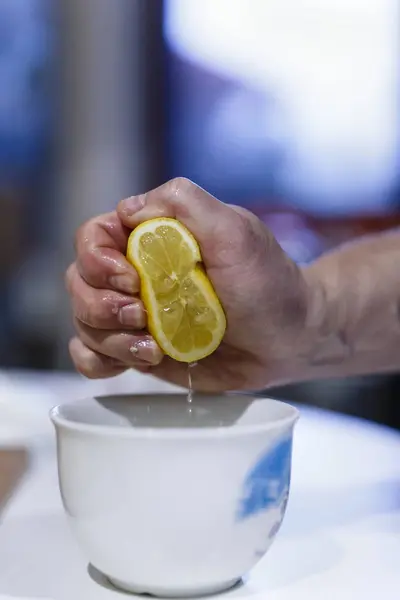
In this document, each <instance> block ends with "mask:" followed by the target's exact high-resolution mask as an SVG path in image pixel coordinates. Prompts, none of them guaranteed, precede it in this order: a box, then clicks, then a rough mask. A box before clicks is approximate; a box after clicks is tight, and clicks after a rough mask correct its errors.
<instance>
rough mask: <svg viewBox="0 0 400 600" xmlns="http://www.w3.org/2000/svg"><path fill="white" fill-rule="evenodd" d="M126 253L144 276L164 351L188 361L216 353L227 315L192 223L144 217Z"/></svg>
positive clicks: (151, 319) (152, 327) (153, 327)
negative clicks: (191, 230) (189, 228)
mask: <svg viewBox="0 0 400 600" xmlns="http://www.w3.org/2000/svg"><path fill="white" fill-rule="evenodd" d="M127 259H128V261H129V262H130V263H131V264H132V265H133V266H134V267H135V269H136V270H137V272H138V274H139V277H140V281H141V298H142V301H143V304H144V306H145V309H146V311H147V322H148V330H149V332H150V333H151V335H152V336H153V337H154V339H155V340H156V341H157V343H158V345H159V346H160V348H161V349H162V350H163V352H164V353H165V354H167V355H168V356H170V357H171V358H173V359H175V360H177V361H180V362H186V363H191V362H197V361H198V360H200V359H202V358H205V357H206V356H209V355H210V354H212V352H214V350H216V349H217V348H218V346H219V344H220V343H221V341H222V338H223V336H224V333H225V329H226V318H225V313H224V311H223V308H222V306H221V303H220V301H219V299H218V296H217V295H216V293H215V291H214V288H213V286H212V284H211V282H210V280H209V279H208V277H207V275H206V273H205V271H204V268H203V266H202V258H201V253H200V248H199V245H198V243H197V241H196V239H195V238H194V237H193V235H192V234H191V233H190V232H189V231H188V229H186V227H185V226H184V225H182V223H180V222H179V221H177V220H176V219H168V218H157V219H151V220H149V221H145V222H144V223H142V224H141V225H139V226H138V227H136V229H134V230H133V231H132V233H131V234H130V236H129V240H128V248H127Z"/></svg>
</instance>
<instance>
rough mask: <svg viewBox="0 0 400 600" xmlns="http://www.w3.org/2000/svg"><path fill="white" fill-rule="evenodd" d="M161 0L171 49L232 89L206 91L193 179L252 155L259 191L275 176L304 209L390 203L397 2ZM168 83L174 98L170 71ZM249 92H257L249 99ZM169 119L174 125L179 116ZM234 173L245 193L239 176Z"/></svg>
mask: <svg viewBox="0 0 400 600" xmlns="http://www.w3.org/2000/svg"><path fill="white" fill-rule="evenodd" d="M166 8H167V10H166V18H165V36H166V40H167V43H168V46H169V48H170V51H171V52H172V53H173V55H175V56H177V57H179V59H180V60H181V61H183V62H184V63H186V65H189V66H191V68H192V69H193V70H196V69H202V70H204V71H205V72H207V73H209V74H210V75H213V76H214V77H216V78H218V79H221V80H223V79H225V80H230V81H232V82H235V83H236V84H237V85H238V86H239V89H241V90H242V91H241V92H240V93H238V92H237V91H235V92H229V93H227V94H224V93H221V94H220V96H219V97H218V98H217V99H213V101H212V103H211V102H210V103H209V104H207V100H204V113H203V115H202V119H203V123H202V124H203V128H204V131H205V132H207V136H208V137H207V139H204V133H203V137H202V139H201V140H200V141H199V143H200V144H203V146H202V148H203V150H202V152H203V155H202V154H201V152H200V151H198V152H197V154H196V151H195V150H193V154H192V165H191V166H190V165H189V166H188V168H189V170H190V169H192V172H193V173H194V174H197V175H198V176H200V178H202V179H203V180H202V181H200V183H201V184H207V178H208V177H210V180H211V182H214V183H216V182H217V181H218V180H219V179H220V180H221V178H222V175H221V173H224V174H223V177H225V179H227V178H228V176H229V173H230V172H232V171H236V170H237V169H238V170H239V171H240V169H242V170H245V169H246V168H247V167H246V163H248V162H251V156H252V154H253V155H254V157H255V161H256V165H257V167H256V168H257V177H258V180H259V188H260V191H261V192H262V193H264V194H265V193H267V192H268V190H269V189H270V187H271V180H273V181H274V185H275V190H276V189H279V191H280V193H281V194H282V195H283V196H285V197H287V198H289V199H291V201H292V202H297V203H299V204H301V206H302V207H303V208H305V209H308V210H311V211H318V212H346V211H349V212H351V211H356V212H357V211H361V212H362V211H364V212H367V211H374V210H379V209H382V208H385V206H389V204H390V202H391V195H392V194H393V189H394V186H395V185H396V184H398V176H399V163H400V161H399V117H398V114H399V108H400V107H399V97H398V86H399V76H398V73H399V64H398V62H399V61H398V48H397V45H398V41H397V40H398V33H399V18H398V17H399V14H398V13H399V11H398V8H399V2H398V0H190V2H188V1H187V0H167V2H166ZM175 83H176V86H179V83H178V82H175ZM170 89H172V101H173V93H174V82H173V81H172V82H171V86H170ZM179 89H180V92H182V89H181V88H179ZM197 93H198V95H204V96H205V97H206V96H207V89H206V88H205V87H203V88H200V87H199V89H198V90H197ZM246 93H247V96H246ZM255 94H256V95H258V96H261V97H262V98H263V102H261V104H260V102H258V104H257V107H256V108H254V98H255V97H256V96H255ZM192 96H193V93H192ZM251 98H253V104H252V101H251ZM187 101H188V102H192V100H191V99H190V98H189V95H188V99H187ZM183 102H184V99H183V100H182V99H181V100H180V104H181V106H182V103H183ZM252 107H253V108H252ZM198 117H200V114H198ZM173 118H174V119H175V125H177V127H175V129H177V130H178V131H179V114H178V115H177V114H174V116H173ZM180 127H181V128H182V127H183V125H182V124H181V125H180ZM185 127H186V128H190V127H191V123H190V121H186V124H185ZM177 139H178V141H179V138H177ZM188 139H189V136H188ZM186 143H188V142H186ZM195 143H196V137H194V138H193V140H192V145H194V144H195ZM263 145H264V150H265V152H264V153H263V152H262V151H261V149H262V147H263ZM226 146H228V147H229V148H231V150H232V149H234V150H235V152H233V153H232V152H231V151H229V150H228V151H227V150H226ZM240 147H242V149H243V151H242V152H241V151H240ZM252 148H253V152H252V151H251V149H252ZM267 149H269V151H267ZM175 152H176V153H177V154H178V155H179V152H180V149H179V143H178V144H176V146H175ZM274 152H275V156H279V157H280V160H278V162H277V161H276V160H275V162H274V161H272V160H271V157H272V156H273V155H274ZM219 154H223V155H225V157H226V158H225V170H224V166H223V164H222V162H223V161H221V163H218V155H219ZM204 155H208V156H210V155H211V156H212V157H213V158H214V157H216V158H217V163H215V164H214V166H213V167H211V165H210V161H209V160H208V161H207V156H204ZM257 157H258V162H257ZM282 157H284V158H282ZM187 160H188V159H187V157H186V161H187ZM196 161H197V162H196ZM232 161H233V162H232ZM207 162H208V165H209V166H208V171H209V175H207V169H206V164H207ZM229 162H230V168H229V164H228V163H229ZM175 165H176V167H177V168H179V156H178V158H176V159H175ZM182 165H185V168H186V166H187V165H188V163H187V162H183V163H182ZM201 165H203V168H201ZM217 167H218V168H219V171H218V169H217ZM248 169H249V171H248V172H249V174H250V173H251V166H249V167H248ZM271 171H274V176H273V177H271ZM187 174H188V175H190V174H191V173H190V172H189V173H187ZM234 177H236V178H237V181H238V183H239V184H240V185H241V186H243V193H245V191H244V188H245V185H246V178H245V177H242V179H241V180H240V181H239V179H238V177H239V175H238V174H236V173H235V175H234ZM252 180H253V181H254V174H253V175H252ZM247 182H248V184H250V175H249V177H248V179H247ZM220 185H221V186H222V185H223V182H222V180H221V181H220ZM227 185H229V184H227ZM250 187H251V185H250ZM253 187H254V186H253ZM250 193H252V190H250ZM322 199H323V201H322Z"/></svg>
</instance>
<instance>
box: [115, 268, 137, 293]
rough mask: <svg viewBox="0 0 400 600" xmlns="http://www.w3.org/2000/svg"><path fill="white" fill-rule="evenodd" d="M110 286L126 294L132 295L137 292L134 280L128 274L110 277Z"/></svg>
mask: <svg viewBox="0 0 400 600" xmlns="http://www.w3.org/2000/svg"><path fill="white" fill-rule="evenodd" d="M110 285H111V286H112V287H113V288H114V289H116V290H119V291H120V292H125V293H127V294H133V293H134V292H136V291H137V289H136V288H137V285H136V280H135V278H134V277H133V276H132V275H129V274H128V273H125V274H124V275H113V276H112V277H110Z"/></svg>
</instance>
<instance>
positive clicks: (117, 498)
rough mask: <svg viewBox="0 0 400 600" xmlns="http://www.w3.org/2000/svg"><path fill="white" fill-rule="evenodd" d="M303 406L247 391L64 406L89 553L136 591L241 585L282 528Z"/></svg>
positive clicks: (59, 414) (64, 479) (65, 450)
mask: <svg viewBox="0 0 400 600" xmlns="http://www.w3.org/2000/svg"><path fill="white" fill-rule="evenodd" d="M297 418H298V412H297V410H296V409H295V408H293V407H291V406H289V405H287V404H285V403H282V402H278V401H274V400H269V399H262V398H252V397H249V396H236V395H235V396H228V397H227V396H224V397H212V396H199V397H197V398H196V397H195V398H194V400H193V402H192V403H191V404H190V405H188V403H187V402H186V395H182V396H181V395H171V396H136V397H134V396H131V397H127V396H125V397H107V398H97V399H96V398H94V399H89V400H85V401H82V402H80V403H74V404H69V405H65V406H62V407H59V408H56V409H54V410H53V411H52V419H53V422H54V424H55V426H56V430H57V441H58V444H57V446H58V467H59V479H60V488H61V495H62V499H63V504H64V507H65V510H66V513H67V515H68V519H69V521H70V524H71V526H72V529H73V531H74V533H75V536H76V538H77V540H78V542H79V543H80V545H81V548H82V549H83V551H84V553H85V554H86V557H87V559H88V561H90V562H91V563H92V564H93V565H94V566H95V567H96V568H97V569H98V570H99V571H101V572H102V573H104V574H105V575H106V576H107V577H108V578H110V579H111V580H112V581H113V582H114V583H116V585H118V586H119V587H122V588H125V589H127V590H129V591H134V592H148V593H152V594H156V595H163V596H190V595H198V594H205V593H212V592H215V591H218V590H222V589H225V588H227V587H230V586H232V585H234V583H235V582H236V581H237V580H238V579H240V578H241V577H242V576H243V575H244V574H246V573H247V572H248V571H249V569H251V568H252V567H253V566H254V565H255V564H256V562H257V561H258V560H259V559H260V558H261V556H262V555H263V554H264V553H265V552H266V551H267V550H268V547H269V545H270V544H271V542H272V540H273V538H274V536H275V534H276V532H277V530H278V529H279V526H280V523H281V521H282V518H283V514H284V512H285V508H286V503H287V497H288V492H289V485H290V467H291V454H292V435H293V427H294V424H295V422H296V420H297Z"/></svg>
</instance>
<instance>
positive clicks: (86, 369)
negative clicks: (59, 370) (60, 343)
mask: <svg viewBox="0 0 400 600" xmlns="http://www.w3.org/2000/svg"><path fill="white" fill-rule="evenodd" d="M69 352H70V356H71V359H72V362H73V364H74V367H75V369H76V370H77V371H78V373H80V374H81V375H83V376H84V377H86V378H88V379H96V378H97V377H98V376H99V371H100V370H99V366H100V365H99V359H98V357H97V355H96V354H95V353H94V352H93V351H92V350H90V349H89V348H87V347H85V346H84V345H83V344H82V343H81V345H80V342H79V340H78V339H76V338H75V339H73V340H71V342H70V345H69Z"/></svg>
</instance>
